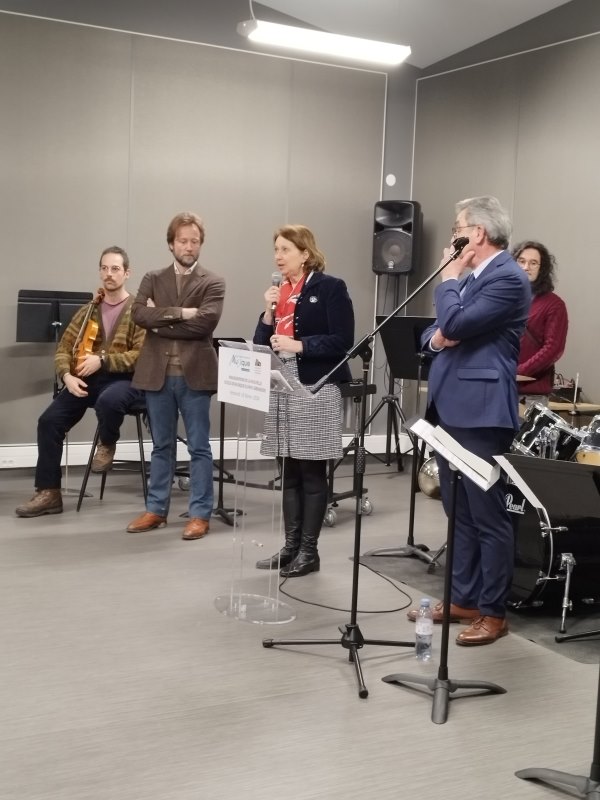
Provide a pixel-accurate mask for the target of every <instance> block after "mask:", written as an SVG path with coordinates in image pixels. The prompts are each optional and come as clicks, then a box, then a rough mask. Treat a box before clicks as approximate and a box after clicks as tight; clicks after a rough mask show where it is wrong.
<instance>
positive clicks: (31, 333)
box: [17, 289, 94, 397]
mask: <svg viewBox="0 0 600 800" xmlns="http://www.w3.org/2000/svg"><path fill="white" fill-rule="evenodd" d="M93 296H94V295H93V294H92V293H91V292H55V291H47V290H44V289H19V294H18V303H17V342H54V344H55V346H56V345H57V344H58V341H59V339H60V336H61V332H62V330H63V329H64V328H66V327H67V326H68V324H69V322H70V321H71V319H72V317H73V314H74V313H75V312H76V311H77V310H78V309H79V308H81V306H83V305H85V304H86V303H89V302H90V300H91V299H92V298H93ZM57 394H58V378H57V377H56V373H55V374H54V393H53V395H52V396H53V397H56V395H57Z"/></svg>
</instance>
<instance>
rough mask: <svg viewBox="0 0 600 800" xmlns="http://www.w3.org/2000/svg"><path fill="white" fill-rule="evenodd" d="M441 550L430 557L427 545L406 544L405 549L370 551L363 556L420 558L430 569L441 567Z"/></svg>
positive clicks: (394, 548)
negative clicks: (439, 561)
mask: <svg viewBox="0 0 600 800" xmlns="http://www.w3.org/2000/svg"><path fill="white" fill-rule="evenodd" d="M441 552H443V550H442V551H440V550H438V551H437V553H434V554H433V555H430V553H429V548H428V547H427V545H424V544H415V545H413V544H406V545H404V546H403V547H393V548H390V549H389V550H369V551H368V552H367V553H363V556H380V557H382V558H383V557H386V556H387V557H388V558H418V559H419V560H421V561H424V562H425V564H429V565H430V567H439V566H440V565H439V564H438V561H437V559H438V557H439V556H440V555H441Z"/></svg>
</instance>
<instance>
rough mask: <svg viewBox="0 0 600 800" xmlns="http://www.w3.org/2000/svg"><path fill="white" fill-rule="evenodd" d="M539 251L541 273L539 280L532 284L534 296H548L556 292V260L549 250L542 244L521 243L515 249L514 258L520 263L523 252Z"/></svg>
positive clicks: (538, 276)
mask: <svg viewBox="0 0 600 800" xmlns="http://www.w3.org/2000/svg"><path fill="white" fill-rule="evenodd" d="M529 249H531V250H537V251H538V253H539V254H540V271H539V272H538V274H537V278H536V279H535V280H534V281H532V283H531V291H532V292H533V294H546V293H547V292H552V291H553V290H554V280H555V270H556V259H555V258H554V256H553V255H552V253H551V252H550V251H549V250H548V248H547V247H546V246H545V245H543V244H542V243H541V242H532V241H527V242H520V243H519V244H518V245H516V246H515V247H514V248H513V251H512V256H513V258H514V259H515V261H518V259H519V257H520V255H521V253H522V252H523V250H529Z"/></svg>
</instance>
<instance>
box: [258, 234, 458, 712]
mask: <svg viewBox="0 0 600 800" xmlns="http://www.w3.org/2000/svg"><path fill="white" fill-rule="evenodd" d="M468 242H469V240H468V239H467V238H466V237H462V238H460V239H457V240H456V241H455V242H454V252H453V253H452V255H451V256H450V257H449V258H448V259H447V260H446V261H444V262H442V263H441V264H440V265H439V267H438V268H437V269H436V270H434V272H432V273H431V275H430V276H429V277H428V278H426V279H425V280H424V281H423V282H422V283H421V284H420V285H419V286H418V287H417V288H416V289H415V291H414V292H413V293H412V294H411V295H410V296H409V297H407V298H406V300H404V301H403V302H402V303H401V304H400V305H399V306H398V308H396V309H395V310H394V311H392V313H391V314H390V315H389V316H388V317H386V318H385V319H384V320H382V322H381V323H380V324H378V325H377V327H376V328H375V329H374V330H373V331H372V332H371V333H368V334H367V335H366V336H364V337H363V338H362V339H361V340H360V341H359V342H358V343H357V344H355V345H354V347H353V348H352V349H351V350H350V352H349V353H347V354H346V355H345V356H344V358H343V359H342V360H341V361H340V363H339V364H336V365H335V367H334V368H333V369H332V370H330V371H329V372H328V373H327V375H324V376H323V377H322V378H321V379H320V380H319V381H318V382H317V383H316V384H315V385H314V386H313V388H312V392H313V393H315V394H316V392H318V391H319V390H320V389H321V388H322V387H323V386H324V385H325V384H326V383H327V381H328V380H329V378H330V377H331V376H332V375H333V373H334V372H336V371H337V370H338V369H339V368H340V367H341V366H342V365H343V364H345V363H346V362H347V361H349V360H350V359H351V358H354V357H355V356H357V355H358V356H360V357H361V358H362V362H363V365H362V380H363V393H362V406H361V425H360V444H359V445H358V446H357V448H356V451H355V454H354V472H355V480H354V486H355V487H356V511H355V528H354V554H353V562H352V600H351V610H350V622H348V623H346V624H345V625H344V626H340V628H339V630H340V632H341V634H342V637H341V639H295V640H285V641H282V640H275V639H263V647H274V646H275V645H313V644H315V645H322V644H338V643H339V644H341V645H342V647H343V648H344V649H345V650H348V651H349V652H348V659H349V661H350V662H351V663H353V664H354V669H355V671H356V679H357V682H358V696H359V697H367V696H368V694H369V692H368V690H367V687H366V686H365V683H364V680H363V675H362V669H361V666H360V660H359V657H358V651H359V650H360V649H361V648H362V647H363V646H364V645H365V644H375V645H387V646H392V647H394V646H397V647H414V642H395V641H387V640H376V639H365V638H364V637H363V635H362V633H361V630H360V628H359V626H358V623H357V621H356V620H357V610H358V570H359V566H360V536H361V525H362V512H363V509H362V489H363V476H364V472H365V460H366V459H365V446H364V437H365V424H366V405H367V404H366V396H367V381H368V372H369V363H370V361H371V357H372V351H371V347H370V345H371V343H372V341H373V339H374V337H375V334H376V333H378V332H379V331H380V330H381V329H382V328H383V327H384V326H385V325H386V324H388V323H389V321H390V320H391V319H393V318H394V317H395V316H396V314H397V313H398V312H399V311H401V310H402V309H403V308H404V307H405V306H406V305H407V304H408V303H409V302H410V301H411V300H412V299H413V298H414V297H416V295H417V294H418V293H419V292H420V291H421V290H422V289H423V288H424V287H425V286H426V285H427V284H428V283H430V282H431V281H432V280H433V279H434V278H435V277H436V275H438V274H439V273H440V272H441V271H442V270H443V269H444V267H446V266H447V265H448V264H449V263H450V262H451V261H454V259H455V258H458V256H459V255H460V253H461V251H462V249H463V248H464V247H465V246H466V245H467V244H468ZM448 608H449V606H448Z"/></svg>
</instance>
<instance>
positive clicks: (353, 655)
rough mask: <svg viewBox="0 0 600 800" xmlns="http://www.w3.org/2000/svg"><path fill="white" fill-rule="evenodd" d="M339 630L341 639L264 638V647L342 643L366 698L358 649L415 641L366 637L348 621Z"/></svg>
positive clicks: (403, 645) (410, 644)
mask: <svg viewBox="0 0 600 800" xmlns="http://www.w3.org/2000/svg"><path fill="white" fill-rule="evenodd" d="M339 631H340V633H341V634H342V638H341V639H286V640H284V641H282V640H279V641H278V640H275V639H263V647H276V646H283V645H299V646H302V645H315V644H317V645H318V644H341V645H342V647H343V648H344V649H345V650H348V661H350V663H351V664H354V671H355V672H356V682H357V684H358V696H359V697H361V698H365V697H368V696H369V690H368V689H367V687H366V686H365V682H364V679H363V674H362V668H361V666H360V659H359V657H358V651H359V650H360V648H361V647H363V646H364V645H365V644H375V645H385V646H387V647H414V646H415V643H414V642H396V641H392V640H388V639H365V638H364V637H363V635H362V633H361V630H360V628H359V627H358V625H357V624H356V623H351V622H347V623H346V624H345V625H340V626H339Z"/></svg>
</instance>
